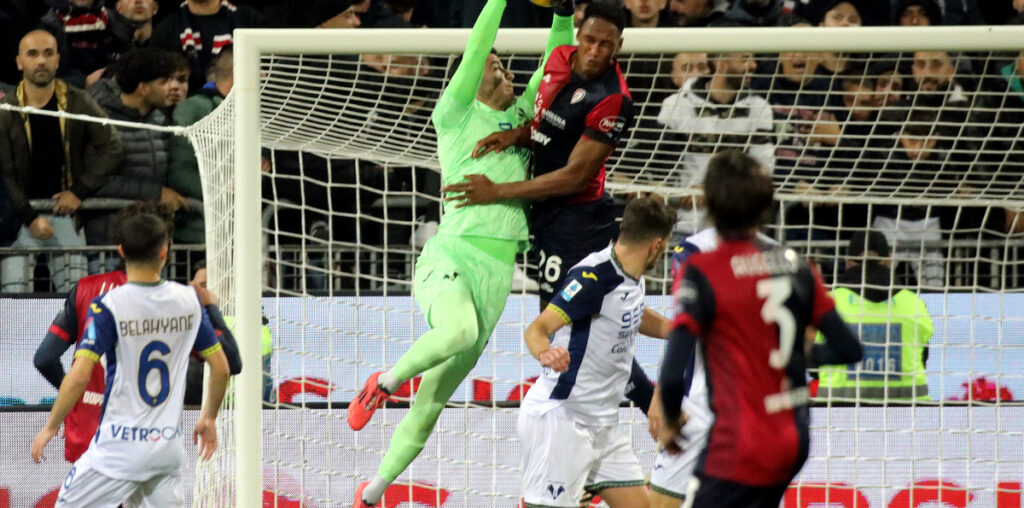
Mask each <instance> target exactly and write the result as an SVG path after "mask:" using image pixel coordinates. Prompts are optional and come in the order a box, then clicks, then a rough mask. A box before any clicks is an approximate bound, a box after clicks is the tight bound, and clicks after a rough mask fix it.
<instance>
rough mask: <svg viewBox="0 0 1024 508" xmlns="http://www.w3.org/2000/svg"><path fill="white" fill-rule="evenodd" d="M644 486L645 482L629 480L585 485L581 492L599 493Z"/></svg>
mask: <svg viewBox="0 0 1024 508" xmlns="http://www.w3.org/2000/svg"><path fill="white" fill-rule="evenodd" d="M644 485H647V482H645V481H643V480H630V481H625V482H601V483H595V484H593V485H587V486H585V487H583V490H587V491H590V492H595V493H599V492H600V491H602V490H604V489H617V488H625V487H643V486H644Z"/></svg>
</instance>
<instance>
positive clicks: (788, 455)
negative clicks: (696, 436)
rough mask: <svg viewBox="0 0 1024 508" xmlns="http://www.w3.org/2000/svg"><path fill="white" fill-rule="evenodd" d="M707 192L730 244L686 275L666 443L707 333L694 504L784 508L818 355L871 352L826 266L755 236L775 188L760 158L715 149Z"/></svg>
mask: <svg viewBox="0 0 1024 508" xmlns="http://www.w3.org/2000/svg"><path fill="white" fill-rule="evenodd" d="M704 195H705V197H706V200H707V206H708V214H709V216H710V217H711V219H712V221H713V223H714V225H715V227H716V229H717V231H718V235H719V237H720V239H721V242H720V244H719V246H718V248H717V249H716V250H714V251H713V252H709V253H700V254H695V255H693V256H691V257H690V258H689V259H688V260H687V262H686V263H685V264H684V265H682V268H681V269H680V270H679V272H678V274H677V279H676V281H675V287H676V292H675V294H676V295H677V296H676V298H677V299H678V308H677V313H676V317H675V320H674V324H673V330H672V334H671V337H670V339H669V344H668V347H667V348H666V351H665V359H664V364H663V366H662V369H661V383H660V390H661V399H662V400H661V402H662V405H663V411H664V415H665V423H664V426H663V428H662V431H661V435H662V439H661V440H660V441H661V444H662V445H663V446H665V447H666V448H668V449H670V450H671V449H677V445H676V442H675V440H674V438H675V436H676V434H677V433H678V431H679V428H680V427H681V425H682V423H683V421H684V420H683V415H682V412H681V410H680V402H681V401H682V398H683V395H684V393H685V391H686V389H687V382H686V375H685V369H684V368H683V366H685V365H688V364H689V363H690V359H689V356H691V355H692V354H693V351H694V342H695V341H696V340H698V339H699V340H700V341H701V351H702V352H703V355H704V367H705V369H706V371H707V382H708V397H709V398H710V406H711V411H712V413H713V414H714V421H713V423H712V426H711V434H710V437H709V439H708V443H707V445H706V446H705V449H704V452H703V460H702V461H701V462H700V463H699V464H698V466H697V469H696V471H695V473H694V476H693V478H692V479H691V480H690V482H689V485H687V486H686V488H685V494H686V498H687V499H686V504H685V506H687V507H690V506H693V507H701V508H712V507H713V508H731V507H735V508H777V507H778V506H779V502H780V501H781V499H782V496H783V494H784V493H785V491H786V489H787V488H788V487H789V483H790V481H791V480H792V479H793V477H795V476H796V474H797V473H798V472H799V471H800V468H801V466H803V463H804V461H805V460H806V459H807V453H808V448H809V444H810V437H809V431H808V425H809V422H808V419H809V411H808V407H807V405H808V402H809V399H810V395H809V393H808V390H807V372H806V367H807V363H808V361H810V362H812V363H813V364H817V365H823V364H841V363H851V362H856V361H859V360H860V358H861V356H862V350H861V346H860V343H859V342H858V341H857V338H856V337H854V336H853V334H852V333H851V332H850V330H849V328H847V326H846V324H845V323H843V320H842V318H840V317H839V314H838V313H837V312H836V310H835V303H834V302H833V301H832V298H831V297H829V296H828V293H827V292H826V290H825V287H824V286H823V284H822V282H821V275H820V274H819V273H818V272H817V270H815V269H813V268H811V267H810V266H809V265H808V264H807V263H806V261H804V260H802V259H801V258H800V257H799V256H797V255H796V253H795V252H793V251H791V250H788V249H783V248H773V249H769V250H762V248H760V247H759V246H758V243H757V242H756V241H755V238H756V234H757V229H758V226H760V225H761V224H762V223H763V222H765V220H766V218H767V216H768V215H769V214H770V212H771V210H772V208H773V195H774V190H773V188H772V182H771V177H770V176H769V175H768V174H767V173H766V172H764V170H763V169H762V168H761V166H760V164H759V163H758V162H757V161H756V160H754V159H753V158H751V157H750V156H748V155H745V154H743V153H742V152H739V151H735V150H729V151H726V152H722V153H719V154H718V155H715V156H714V157H713V158H712V159H711V161H710V162H709V163H708V169H707V175H706V176H705V179H704ZM808 325H812V326H814V327H815V328H817V329H818V330H820V331H821V332H822V333H823V334H824V336H825V340H826V342H825V343H824V344H813V345H812V343H809V342H807V341H806V340H805V338H804V337H805V333H804V330H805V328H806V327H807V326H808ZM808 356H809V358H808Z"/></svg>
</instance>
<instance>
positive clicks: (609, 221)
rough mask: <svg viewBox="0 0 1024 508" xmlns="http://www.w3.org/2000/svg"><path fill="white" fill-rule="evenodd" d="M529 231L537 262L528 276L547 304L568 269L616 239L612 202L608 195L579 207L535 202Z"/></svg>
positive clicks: (617, 225) (557, 289) (559, 288)
mask: <svg viewBox="0 0 1024 508" xmlns="http://www.w3.org/2000/svg"><path fill="white" fill-rule="evenodd" d="M530 232H531V233H532V234H533V250H534V254H535V255H536V257H535V258H534V259H536V260H537V271H536V272H534V273H532V274H531V276H532V277H533V278H534V279H535V280H536V281H537V283H538V284H539V285H540V299H541V302H542V303H543V302H550V301H551V299H552V298H554V296H555V294H556V293H558V291H561V290H562V283H563V278H564V276H565V274H566V273H567V272H568V271H569V269H570V268H572V267H573V266H574V265H576V263H579V262H580V261H582V260H583V258H585V257H587V256H588V255H590V253H591V252H596V251H599V250H601V249H603V248H605V247H607V246H608V245H609V244H610V243H611V242H612V241H614V240H615V238H616V237H617V236H619V224H618V222H616V221H615V203H614V202H613V201H612V198H611V196H609V195H608V194H605V195H603V196H601V199H598V200H597V201H592V202H590V203H584V204H582V205H560V206H545V205H544V204H539V203H538V204H536V205H534V208H533V210H532V211H531V214H530Z"/></svg>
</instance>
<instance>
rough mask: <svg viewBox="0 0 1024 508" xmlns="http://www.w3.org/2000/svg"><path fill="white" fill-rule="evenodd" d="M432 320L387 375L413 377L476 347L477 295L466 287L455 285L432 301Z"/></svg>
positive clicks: (399, 379)
mask: <svg viewBox="0 0 1024 508" xmlns="http://www.w3.org/2000/svg"><path fill="white" fill-rule="evenodd" d="M429 321H430V326H431V328H430V331H428V332H427V333H424V334H423V335H421V336H420V338H419V339H417V340H416V342H415V343H413V345H412V347H410V348H409V350H408V351H406V352H405V354H403V355H402V357H401V358H399V359H398V362H397V363H395V366H394V367H393V368H392V369H391V371H389V372H390V374H389V375H388V376H387V377H386V379H392V377H391V375H393V376H394V377H393V379H394V380H397V381H398V383H397V384H401V383H402V382H403V381H406V380H409V379H412V378H413V377H415V376H417V375H419V374H420V373H422V372H426V371H427V370H429V369H432V368H434V367H436V366H438V365H441V363H443V362H444V361H445V360H447V359H449V358H451V357H453V356H455V355H457V354H459V353H461V352H463V351H466V350H468V349H470V348H472V347H473V345H474V344H476V342H477V336H478V335H479V334H480V331H479V325H478V324H477V312H476V307H475V306H474V305H473V296H472V295H471V294H470V293H469V291H468V290H467V289H464V288H453V289H452V290H451V291H446V292H445V293H442V294H440V295H438V296H437V298H436V299H434V301H433V302H432V303H431V304H430V316H429ZM386 388H387V387H386ZM395 388H397V386H395ZM392 391H393V390H392Z"/></svg>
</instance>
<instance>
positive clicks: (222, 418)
mask: <svg viewBox="0 0 1024 508" xmlns="http://www.w3.org/2000/svg"><path fill="white" fill-rule="evenodd" d="M232 115H233V111H232V110H231V109H230V108H222V109H221V110H218V112H217V114H216V115H211V116H208V117H206V118H204V119H202V120H200V121H199V122H197V123H195V124H194V125H193V126H192V127H191V128H190V130H189V134H188V139H189V142H190V143H191V144H192V146H193V148H194V149H195V154H196V159H197V160H199V161H201V162H200V164H201V167H202V186H203V208H204V215H205V217H206V220H205V221H204V223H205V226H206V253H207V258H206V272H207V287H208V288H209V289H210V290H211V291H212V292H213V294H216V295H222V296H221V298H220V305H219V306H220V308H221V311H222V312H223V314H224V315H225V316H232V315H234V313H235V305H234V296H233V295H234V287H233V284H232V281H233V280H234V278H233V276H232V271H231V267H232V265H233V262H232V260H233V255H234V252H233V248H234V242H233V241H232V240H231V239H232V238H233V237H234V234H233V232H234V222H233V221H232V220H230V217H231V211H232V210H233V207H234V198H235V196H234V184H233V181H234V170H233V168H234V164H233V161H232V159H231V158H224V157H223V156H222V154H224V153H231V150H232V148H233V147H234V137H233V136H232V131H231V130H230V128H228V129H225V128H224V125H225V122H227V123H226V125H231V123H232V122H233V121H234V117H233V116H232ZM206 378H207V380H208V379H209V369H206ZM203 402H204V403H205V402H206V390H205V388H204V390H203ZM233 410H234V387H233V385H230V384H229V386H228V391H227V393H226V394H225V397H224V402H223V404H222V405H221V412H220V415H219V416H218V418H217V438H218V443H217V450H216V451H215V452H214V455H213V457H212V458H211V459H210V460H207V461H197V462H196V466H195V467H196V470H195V483H194V487H193V492H192V495H193V503H192V506H233V502H234V499H235V486H236V485H235V481H234V480H235V476H234V474H233V471H234V463H235V447H236V441H235V430H234V425H233V424H234V418H233Z"/></svg>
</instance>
